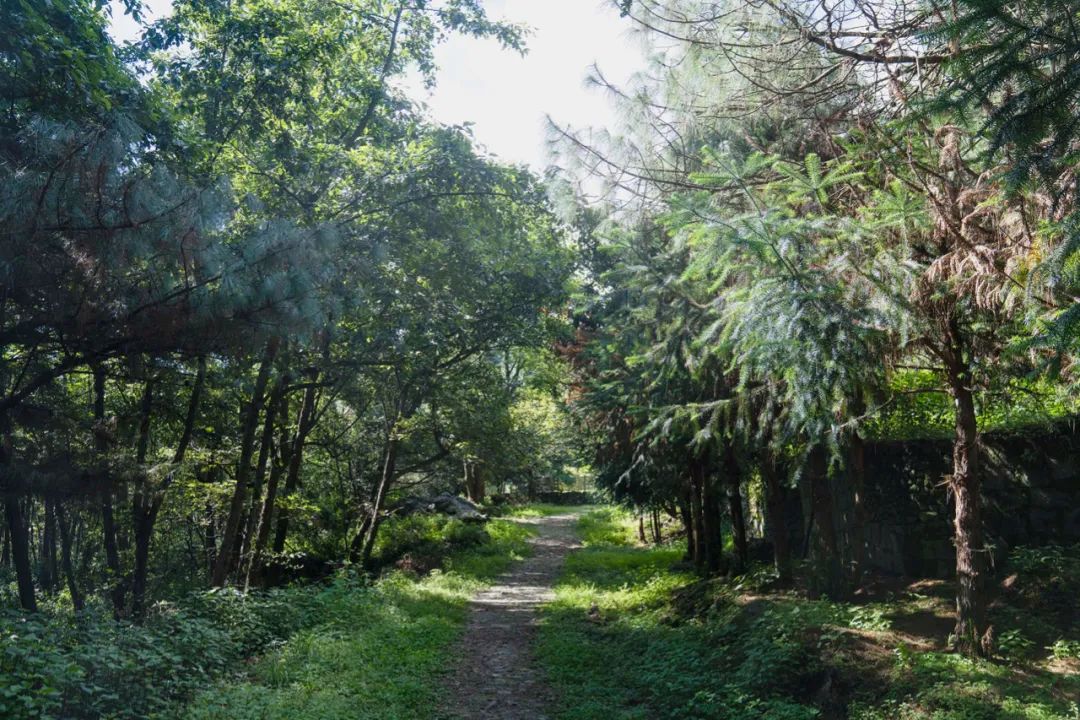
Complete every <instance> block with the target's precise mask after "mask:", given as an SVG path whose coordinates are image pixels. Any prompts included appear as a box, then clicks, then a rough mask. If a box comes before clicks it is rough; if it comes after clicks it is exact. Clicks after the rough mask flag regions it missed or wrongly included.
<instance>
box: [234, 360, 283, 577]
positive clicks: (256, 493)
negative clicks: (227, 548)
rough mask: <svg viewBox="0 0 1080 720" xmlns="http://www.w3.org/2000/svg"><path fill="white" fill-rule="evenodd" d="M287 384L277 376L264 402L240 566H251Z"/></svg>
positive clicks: (242, 540) (241, 547)
mask: <svg viewBox="0 0 1080 720" xmlns="http://www.w3.org/2000/svg"><path fill="white" fill-rule="evenodd" d="M288 384H289V380H288V377H287V376H282V377H280V378H278V380H277V382H275V383H274V389H273V390H271V391H270V400H269V401H268V402H267V404H266V419H265V420H264V421H263V431H262V439H261V440H260V441H259V459H258V460H257V461H256V463H255V476H254V481H255V482H254V485H253V486H252V488H251V501H250V503H249V507H248V512H247V518H246V521H245V523H244V531H243V537H242V538H241V542H242V544H241V546H240V558H241V560H240V563H241V567H242V568H248V567H250V566H251V553H252V552H253V551H254V549H255V541H256V535H257V534H258V532H259V518H260V517H261V515H262V506H263V487H264V485H265V484H266V469H267V466H268V465H269V463H270V458H271V456H272V455H273V450H274V422H275V420H276V418H277V412H278V410H279V409H280V406H281V401H282V398H283V397H284V396H285V390H286V389H287V386H288Z"/></svg>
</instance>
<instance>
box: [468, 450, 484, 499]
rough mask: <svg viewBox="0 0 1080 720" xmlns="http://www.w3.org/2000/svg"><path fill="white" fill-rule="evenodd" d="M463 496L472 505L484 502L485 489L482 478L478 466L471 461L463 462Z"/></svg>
mask: <svg viewBox="0 0 1080 720" xmlns="http://www.w3.org/2000/svg"><path fill="white" fill-rule="evenodd" d="M464 464H465V495H466V497H468V498H469V500H471V501H472V502H474V503H480V502H483V501H484V495H485V494H486V492H487V489H486V488H485V487H484V476H483V473H482V471H481V468H480V466H479V463H476V462H474V461H472V460H466V461H465V463H464Z"/></svg>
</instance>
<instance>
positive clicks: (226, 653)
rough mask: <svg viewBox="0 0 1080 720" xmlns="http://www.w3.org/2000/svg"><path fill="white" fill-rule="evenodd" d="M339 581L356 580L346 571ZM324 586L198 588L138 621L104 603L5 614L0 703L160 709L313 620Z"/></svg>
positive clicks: (54, 710) (81, 711)
mask: <svg viewBox="0 0 1080 720" xmlns="http://www.w3.org/2000/svg"><path fill="white" fill-rule="evenodd" d="M336 586H341V587H345V588H349V589H350V591H351V590H352V589H356V588H358V587H360V586H359V585H358V584H357V583H356V582H355V581H352V580H349V579H347V578H343V579H340V580H338V581H336V583H335V587H336ZM329 592H332V591H325V590H323V589H321V588H318V587H311V588H297V589H288V590H279V591H272V592H268V593H253V594H250V595H244V594H241V593H238V592H233V591H222V592H210V593H199V594H197V595H194V596H192V597H191V598H190V599H189V600H188V601H186V602H184V603H182V604H179V605H170V604H162V605H159V606H157V607H155V608H154V611H153V613H152V615H151V616H150V618H149V619H148V620H147V621H146V622H145V623H144V624H142V625H133V624H131V623H126V622H125V623H118V622H116V621H115V620H113V619H112V618H111V617H109V616H108V614H107V612H106V610H105V608H103V607H98V608H95V609H93V610H88V611H87V612H85V613H82V614H80V615H79V616H77V617H74V618H73V617H71V616H70V615H68V613H66V612H64V611H60V612H59V613H58V614H56V615H53V616H50V615H48V614H39V615H32V616H19V615H16V614H13V613H7V614H5V615H4V616H3V618H2V623H3V627H2V631H3V648H2V655H0V663H2V667H0V686H2V687H0V697H2V698H3V700H2V701H0V710H3V712H4V717H10V718H12V720H16V719H18V718H49V717H70V718H100V717H114V718H145V717H148V716H154V715H160V714H162V713H167V712H168V711H170V709H171V708H173V707H174V706H175V705H176V704H177V703H179V702H183V701H184V700H186V699H187V698H188V697H190V696H191V695H192V694H193V693H194V692H195V691H196V690H198V689H199V688H201V687H204V686H205V685H206V684H207V683H208V682H210V681H212V680H213V679H215V678H216V677H218V676H220V675H221V674H223V673H224V672H226V671H227V670H228V669H229V668H231V667H232V666H234V665H235V663H237V662H238V661H240V660H243V659H244V658H246V657H248V656H250V655H251V654H253V653H255V652H258V651H260V650H261V649H262V648H264V647H265V646H266V645H268V644H269V643H271V642H273V641H277V640H283V639H284V638H286V637H288V636H289V635H291V634H292V633H294V632H296V631H297V630H298V629H299V628H301V627H305V626H309V625H312V624H314V623H316V622H318V621H319V619H320V615H321V613H322V612H324V609H325V603H326V602H327V600H328V597H329V594H328V593H329ZM338 592H340V590H338Z"/></svg>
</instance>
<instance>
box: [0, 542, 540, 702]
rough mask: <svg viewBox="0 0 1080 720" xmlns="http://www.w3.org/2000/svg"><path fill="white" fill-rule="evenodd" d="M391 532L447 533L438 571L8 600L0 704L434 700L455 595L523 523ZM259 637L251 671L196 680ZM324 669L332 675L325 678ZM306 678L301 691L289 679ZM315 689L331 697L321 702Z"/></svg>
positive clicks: (500, 554) (475, 585)
mask: <svg viewBox="0 0 1080 720" xmlns="http://www.w3.org/2000/svg"><path fill="white" fill-rule="evenodd" d="M391 536H392V537H393V538H398V540H393V539H392V540H390V541H389V542H388V544H387V547H389V546H391V545H394V544H395V542H397V543H398V546H400V543H401V542H402V540H400V538H403V537H411V538H412V539H414V540H415V538H417V537H420V538H424V539H423V540H422V541H421V542H427V543H432V544H439V545H440V547H445V545H443V544H444V543H447V542H448V538H457V539H458V541H457V542H452V543H450V545H451V546H452V553H451V554H450V555H449V557H448V558H447V561H446V570H445V572H438V571H436V572H434V573H433V574H432V575H431V576H429V577H427V578H423V579H416V578H411V577H407V576H405V575H402V574H398V573H395V574H391V575H390V576H388V577H387V578H385V579H384V580H381V581H379V582H378V583H375V584H371V583H370V582H369V581H368V580H366V579H363V578H359V577H356V576H353V575H347V574H343V575H341V576H339V577H337V578H335V579H334V580H333V581H332V582H330V583H329V584H328V585H326V586H318V585H311V586H300V587H291V588H284V589H278V590H271V591H264V592H252V593H241V592H239V591H235V590H230V589H225V590H216V591H210V592H200V593H196V594H193V595H191V596H190V597H188V598H186V599H185V600H184V601H183V602H180V603H160V604H158V605H156V606H155V607H154V608H153V611H152V613H151V614H150V616H149V617H148V619H147V620H146V621H145V622H144V623H143V624H139V625H135V624H132V623H128V622H117V621H115V620H113V619H112V618H111V617H108V614H107V612H106V609H105V608H104V607H95V608H93V609H90V610H88V611H86V612H84V613H82V614H80V615H78V616H76V617H72V616H71V615H70V614H69V613H68V612H66V611H64V610H62V609H61V610H57V611H50V612H47V613H40V614H37V615H21V614H18V613H14V612H10V611H9V612H6V613H5V614H4V615H2V616H0V638H2V640H0V712H2V713H3V716H4V717H5V718H11V720H22V719H24V718H25V719H27V720H29V719H30V718H35V719H37V718H55V717H64V718H87V719H90V718H103V717H108V718H133V719H134V718H146V717H178V716H181V715H184V712H185V711H182V706H183V705H184V703H186V702H187V701H188V700H189V699H191V698H192V697H193V696H194V695H196V694H199V696H200V697H199V699H198V700H196V702H195V705H194V708H193V709H191V710H190V711H187V715H186V716H188V717H199V718H202V717H227V716H230V717H231V715H227V714H223V713H226V712H228V713H233V712H240V711H242V712H244V713H248V714H244V715H238V717H249V716H250V717H295V716H296V715H295V714H292V715H290V713H294V712H300V711H298V710H296V708H297V707H305V708H313V707H317V706H320V707H322V712H325V713H327V714H325V715H319V716H318V717H344V716H349V717H355V715H348V713H347V711H346V709H345V708H346V705H345V704H343V703H346V700H347V698H350V697H353V696H352V695H349V694H348V693H357V692H359V693H361V694H363V693H370V692H375V690H374V689H375V688H382V690H379V691H378V692H380V693H383V695H382V696H381V697H382V699H383V700H384V701H385V702H380V703H372V704H371V706H370V708H369V709H368V710H365V712H369V713H373V714H369V715H366V717H380V718H401V717H407V716H412V714H413V713H414V712H419V710H418V708H430V707H433V704H432V703H433V697H434V692H435V691H434V688H433V680H432V678H434V676H435V674H436V672H437V671H438V669H439V668H440V667H441V666H442V665H443V663H444V662H445V660H444V655H445V653H446V652H447V651H448V649H449V644H450V642H451V641H452V640H453V639H454V638H456V637H457V634H458V632H459V631H460V628H461V625H462V623H463V622H464V617H465V604H466V602H467V600H468V599H469V598H470V597H471V596H472V594H474V593H475V592H476V591H477V590H478V589H479V588H480V587H482V585H483V582H484V581H486V580H490V579H492V578H494V577H495V576H497V575H498V574H500V573H501V572H503V571H504V570H505V569H506V567H507V566H508V565H509V563H510V562H512V561H513V560H514V559H515V558H520V557H521V556H522V555H523V554H525V552H526V551H527V542H526V541H527V539H528V536H529V531H528V530H527V529H525V528H523V527H521V526H518V525H515V524H513V523H508V522H503V521H494V522H492V523H491V524H490V525H489V530H488V531H484V530H483V529H480V530H478V531H477V530H476V529H475V528H473V527H468V528H463V527H462V523H459V522H457V521H451V522H441V523H426V524H425V523H412V524H411V525H410V527H409V528H407V529H406V528H401V529H398V531H397V532H396V533H391ZM462 537H467V538H468V541H467V542H464V543H463V542H461V541H460V538H462ZM275 647H280V649H278V650H273V648H275ZM268 649H271V652H270V654H269V655H268V656H267V657H266V658H264V659H262V660H260V661H258V662H257V663H256V664H255V665H254V666H253V669H252V676H251V680H250V681H251V683H255V684H251V685H248V684H245V683H241V684H239V685H237V684H236V683H231V682H230V683H227V684H226V685H222V686H221V687H220V688H219V689H215V690H212V691H207V690H206V688H207V687H208V686H211V685H213V684H214V683H215V682H217V681H218V679H219V678H220V677H222V676H224V675H227V674H229V673H232V672H235V669H236V668H237V667H238V666H239V665H241V664H243V663H246V662H247V661H248V660H249V659H250V658H253V657H254V656H258V655H260V654H262V653H263V652H265V651H266V650H268ZM335 663H336V664H335ZM345 668H347V669H348V674H345V675H343V674H342V673H343V670H344V669H345ZM409 678H412V679H411V680H410V679H409ZM331 679H334V681H335V682H338V683H341V684H336V685H333V687H332V688H331V683H330V680H331ZM259 683H265V686H260V685H259ZM305 683H306V687H307V688H308V689H309V690H311V692H306V691H302V690H301V687H303V686H305ZM346 686H348V689H347V688H346ZM315 688H318V689H320V690H321V691H322V692H324V693H325V694H324V695H322V696H320V697H321V698H322V700H325V699H327V698H331V697H333V698H335V702H337V704H326V705H325V706H323V705H322V700H319V699H317V698H316V697H315V696H314V695H313V692H314V689H315ZM336 693H343V694H342V695H341V697H338V696H337V695H336ZM348 702H355V697H353V699H351V700H348ZM225 708H229V709H228V711H226V710H225ZM309 711H310V710H308V711H304V712H305V713H306V712H309ZM263 713H270V715H265V714H263ZM304 716H305V717H315V716H314V715H307V714H305V715H304Z"/></svg>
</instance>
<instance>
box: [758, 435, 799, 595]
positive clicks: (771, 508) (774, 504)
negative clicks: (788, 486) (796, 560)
mask: <svg viewBox="0 0 1080 720" xmlns="http://www.w3.org/2000/svg"><path fill="white" fill-rule="evenodd" d="M761 479H762V481H763V482H764V485H765V508H766V511H767V512H768V514H769V518H768V524H769V528H770V530H771V537H770V539H771V540H772V546H773V564H774V565H775V567H776V576H777V579H778V580H779V582H780V584H781V585H785V586H786V585H790V584H791V580H792V577H791V543H790V541H789V536H788V526H787V504H786V502H785V492H784V486H783V484H782V483H781V481H780V473H779V472H778V468H777V467H776V455H775V454H774V453H773V451H772V450H769V449H766V450H765V453H764V457H763V458H762V462H761Z"/></svg>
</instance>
